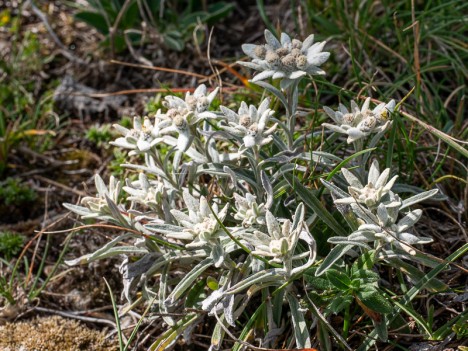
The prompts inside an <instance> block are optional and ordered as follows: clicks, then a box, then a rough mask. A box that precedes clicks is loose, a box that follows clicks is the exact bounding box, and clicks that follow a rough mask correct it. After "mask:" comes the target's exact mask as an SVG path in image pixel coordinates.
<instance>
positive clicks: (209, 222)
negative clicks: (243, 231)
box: [167, 189, 229, 247]
mask: <svg viewBox="0 0 468 351" xmlns="http://www.w3.org/2000/svg"><path fill="white" fill-rule="evenodd" d="M183 198H184V202H185V204H186V206H187V209H188V214H185V213H183V212H182V211H179V210H176V209H174V210H171V214H172V215H173V216H174V218H175V219H176V220H177V221H178V222H179V224H180V225H181V226H183V227H184V228H185V229H184V230H183V231H182V232H175V233H172V234H167V236H168V237H171V238H174V239H182V240H191V243H189V244H188V245H186V246H187V247H201V246H204V245H206V244H208V243H214V242H216V239H218V238H219V237H220V235H222V234H224V231H223V230H222V229H221V228H220V225H219V223H218V221H217V220H216V218H215V216H214V215H213V213H212V212H211V210H210V207H209V206H208V201H207V199H206V198H205V197H204V196H201V197H200V200H197V199H195V198H194V197H193V196H192V195H190V193H189V192H188V190H187V189H184V192H183ZM228 207H229V205H228V204H227V205H226V206H225V207H224V208H223V209H222V210H221V211H218V205H217V204H213V206H212V208H213V212H214V213H216V216H217V217H218V218H219V220H220V221H221V222H222V221H223V220H224V218H225V217H226V215H227V210H228Z"/></svg>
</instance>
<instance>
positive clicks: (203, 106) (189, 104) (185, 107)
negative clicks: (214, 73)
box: [164, 84, 219, 124]
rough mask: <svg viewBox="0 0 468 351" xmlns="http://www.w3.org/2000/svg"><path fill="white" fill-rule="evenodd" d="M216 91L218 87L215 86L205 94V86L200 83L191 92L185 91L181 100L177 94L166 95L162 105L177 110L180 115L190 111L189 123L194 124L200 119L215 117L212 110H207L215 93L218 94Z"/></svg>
mask: <svg viewBox="0 0 468 351" xmlns="http://www.w3.org/2000/svg"><path fill="white" fill-rule="evenodd" d="M218 91H219V88H216V89H214V90H213V91H212V92H211V93H210V94H208V95H207V94H206V93H207V89H206V86H205V85H204V84H201V85H200V86H198V87H197V88H196V89H195V91H194V92H193V94H191V93H190V92H187V94H186V95H185V100H182V99H181V98H179V97H177V96H166V97H165V98H164V99H165V101H164V106H165V107H167V108H168V109H169V110H171V109H175V110H179V112H180V114H181V115H187V112H191V113H192V115H193V118H192V119H191V121H190V124H195V123H197V122H198V121H199V120H201V119H204V118H215V117H216V115H215V114H214V113H213V112H209V111H207V110H208V108H209V107H210V105H211V103H212V102H213V100H214V98H215V97H216V94H218Z"/></svg>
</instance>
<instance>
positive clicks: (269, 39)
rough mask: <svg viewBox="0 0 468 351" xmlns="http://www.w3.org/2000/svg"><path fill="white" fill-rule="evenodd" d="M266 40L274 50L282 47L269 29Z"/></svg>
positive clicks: (266, 31) (266, 32)
mask: <svg viewBox="0 0 468 351" xmlns="http://www.w3.org/2000/svg"><path fill="white" fill-rule="evenodd" d="M265 40H266V42H267V44H268V45H270V46H271V47H272V48H273V49H274V50H276V49H278V48H280V47H281V43H280V42H279V41H278V39H276V37H275V36H274V35H273V34H272V33H271V32H270V31H269V30H268V29H265Z"/></svg>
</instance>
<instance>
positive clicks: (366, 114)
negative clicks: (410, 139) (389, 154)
mask: <svg viewBox="0 0 468 351" xmlns="http://www.w3.org/2000/svg"><path fill="white" fill-rule="evenodd" d="M369 105H370V98H367V99H366V100H365V101H364V104H363V105H362V107H361V108H359V106H358V105H357V104H356V102H354V101H351V110H350V111H348V109H347V108H346V107H345V106H344V105H342V104H340V105H339V109H338V111H333V110H332V109H331V108H329V107H327V106H324V107H323V109H324V111H325V112H326V114H327V115H328V116H330V118H331V119H333V121H334V122H335V123H336V124H329V123H323V124H322V125H323V126H324V127H326V128H328V129H331V130H333V131H334V132H337V133H342V134H347V135H348V140H347V142H348V143H352V142H354V141H356V140H359V139H362V138H365V137H367V136H369V135H370V134H372V133H378V132H382V131H384V130H386V129H387V128H389V127H390V125H391V123H392V122H391V121H390V120H389V119H388V117H389V114H390V113H392V112H393V111H394V109H395V100H391V101H390V102H389V103H387V104H385V103H381V104H379V105H377V106H376V107H375V108H374V109H373V110H371V109H370V108H369Z"/></svg>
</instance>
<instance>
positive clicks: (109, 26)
mask: <svg viewBox="0 0 468 351" xmlns="http://www.w3.org/2000/svg"><path fill="white" fill-rule="evenodd" d="M88 3H89V6H90V7H91V8H90V9H82V10H81V11H79V12H78V13H77V14H76V15H75V17H76V18H77V19H78V20H81V21H84V22H86V23H88V24H90V25H91V26H93V27H95V28H96V29H97V30H98V31H99V32H101V33H102V34H104V35H105V36H106V40H105V42H104V45H106V46H109V47H111V50H112V52H115V53H118V52H121V51H122V50H124V49H126V48H129V47H130V48H131V49H132V48H133V46H135V45H141V44H143V42H144V41H145V40H149V39H148V38H149V37H156V38H158V39H159V41H160V42H161V43H162V44H164V45H165V46H166V47H167V48H169V49H172V50H176V51H181V50H183V49H184V47H185V43H186V42H187V41H188V40H189V39H190V38H191V37H192V33H193V32H194V31H195V33H196V34H197V35H198V37H199V38H198V39H199V40H200V41H201V40H203V38H202V37H200V35H203V33H202V32H201V31H197V30H196V28H197V26H198V25H199V24H200V23H202V24H213V23H214V22H216V21H219V20H220V19H222V18H223V17H225V16H227V15H228V14H229V13H230V12H231V10H232V9H233V5H232V4H229V3H226V2H224V1H216V2H211V3H208V4H206V7H205V6H204V5H203V4H202V3H201V2H199V1H193V0H173V1H162V0H144V1H136V0H90V1H88ZM142 24H144V25H143V26H142ZM145 38H146V39H145Z"/></svg>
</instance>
